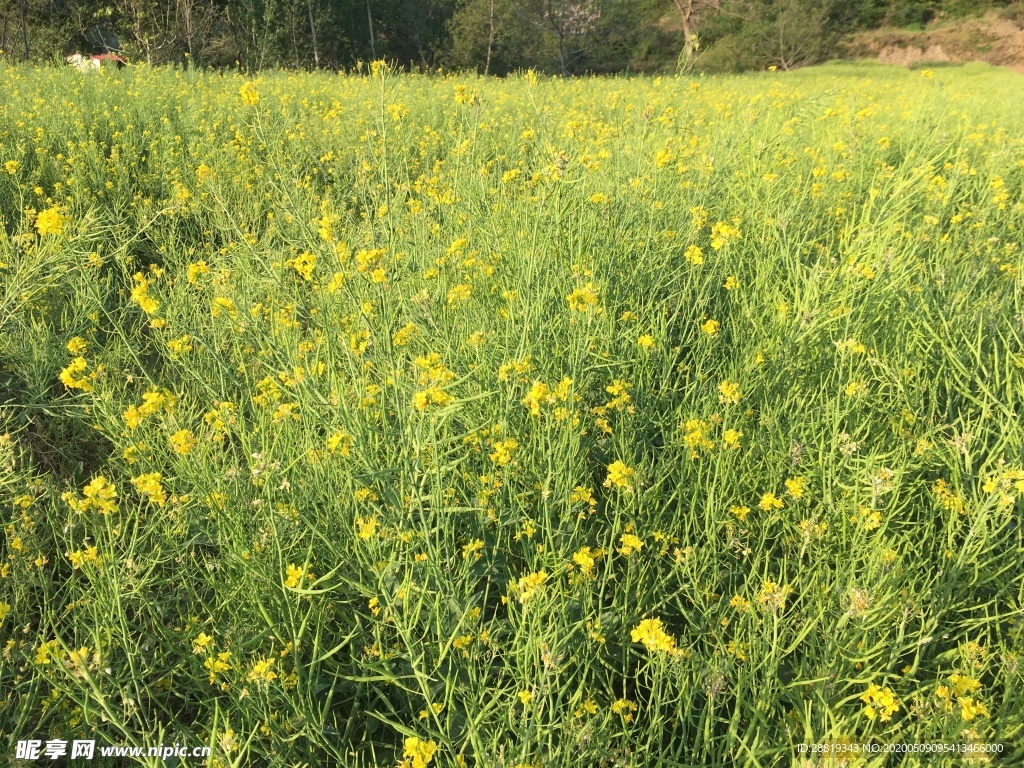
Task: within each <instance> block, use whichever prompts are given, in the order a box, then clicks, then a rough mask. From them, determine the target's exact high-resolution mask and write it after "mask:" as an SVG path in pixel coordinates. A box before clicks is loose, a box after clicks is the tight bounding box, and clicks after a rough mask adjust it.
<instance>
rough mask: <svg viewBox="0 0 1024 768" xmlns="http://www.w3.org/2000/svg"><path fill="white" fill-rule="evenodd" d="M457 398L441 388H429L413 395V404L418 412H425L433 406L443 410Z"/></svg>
mask: <svg viewBox="0 0 1024 768" xmlns="http://www.w3.org/2000/svg"><path fill="white" fill-rule="evenodd" d="M454 401H455V398H454V397H453V396H452V395H450V394H448V393H447V392H445V391H444V390H443V389H440V388H439V387H428V388H427V389H425V390H423V391H421V392H417V393H416V394H414V395H413V398H412V402H413V405H414V406H416V410H417V411H425V410H426V409H427V408H428V407H429V406H430V405H431V404H434V405H438V406H441V407H442V408H443V407H444V406H446V405H448V404H450V403H453V402H454Z"/></svg>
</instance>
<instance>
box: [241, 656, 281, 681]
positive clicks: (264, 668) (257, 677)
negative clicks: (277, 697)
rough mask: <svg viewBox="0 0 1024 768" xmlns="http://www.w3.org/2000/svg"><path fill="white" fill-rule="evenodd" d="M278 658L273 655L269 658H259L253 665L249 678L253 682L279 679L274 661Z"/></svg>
mask: <svg viewBox="0 0 1024 768" xmlns="http://www.w3.org/2000/svg"><path fill="white" fill-rule="evenodd" d="M275 661H276V659H275V658H274V657H273V656H271V657H270V658H267V659H259V660H257V661H256V663H255V664H253V665H252V669H251V670H249V674H248V676H247V679H248V680H249V682H252V683H269V682H270V681H271V680H276V679H277V673H276V672H275V671H274V662H275Z"/></svg>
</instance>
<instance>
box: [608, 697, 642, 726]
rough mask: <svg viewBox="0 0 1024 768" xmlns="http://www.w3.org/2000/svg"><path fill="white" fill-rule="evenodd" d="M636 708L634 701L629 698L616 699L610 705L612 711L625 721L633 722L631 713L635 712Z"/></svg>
mask: <svg viewBox="0 0 1024 768" xmlns="http://www.w3.org/2000/svg"><path fill="white" fill-rule="evenodd" d="M636 709H637V706H636V702H635V701H630V700H629V699H617V700H616V701H615V702H614V703H613V704H612V706H611V710H612V712H613V713H615V714H616V715H619V716H620V717H621V718H622V719H623V720H624V721H625V722H627V723H631V722H633V713H634V712H636Z"/></svg>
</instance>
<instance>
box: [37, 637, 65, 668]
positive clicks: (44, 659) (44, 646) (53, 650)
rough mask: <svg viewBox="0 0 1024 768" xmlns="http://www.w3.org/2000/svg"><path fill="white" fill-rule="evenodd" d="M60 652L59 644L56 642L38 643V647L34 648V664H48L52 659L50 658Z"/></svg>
mask: <svg viewBox="0 0 1024 768" xmlns="http://www.w3.org/2000/svg"><path fill="white" fill-rule="evenodd" d="M59 651H60V643H58V642H57V641H56V640H49V641H47V642H45V643H40V644H39V647H38V648H36V656H35V659H33V660H34V661H35V663H36V664H49V663H50V662H51V661H52V660H53V659H52V658H51V657H52V656H54V655H56V654H57V653H58V652H59Z"/></svg>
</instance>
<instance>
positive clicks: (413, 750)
mask: <svg viewBox="0 0 1024 768" xmlns="http://www.w3.org/2000/svg"><path fill="white" fill-rule="evenodd" d="M435 752H437V744H436V743H435V742H434V740H433V739H430V740H427V741H424V740H423V739H420V738H418V737H416V736H410V737H409V738H407V739H406V740H405V749H404V750H403V752H402V758H403V759H402V761H401V762H400V763H399V766H400V768H427V766H428V765H430V761H431V760H433V759H434V753H435Z"/></svg>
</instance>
